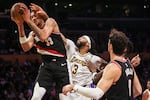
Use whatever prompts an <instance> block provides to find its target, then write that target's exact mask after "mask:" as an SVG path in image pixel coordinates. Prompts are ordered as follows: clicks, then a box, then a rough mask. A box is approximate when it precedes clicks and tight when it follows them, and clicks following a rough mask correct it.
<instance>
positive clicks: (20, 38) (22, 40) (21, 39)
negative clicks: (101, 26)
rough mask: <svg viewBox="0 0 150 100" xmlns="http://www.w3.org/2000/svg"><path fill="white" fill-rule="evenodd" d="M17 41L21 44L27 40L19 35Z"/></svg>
mask: <svg viewBox="0 0 150 100" xmlns="http://www.w3.org/2000/svg"><path fill="white" fill-rule="evenodd" d="M19 42H20V43H21V44H22V43H25V42H27V38H26V36H23V37H19Z"/></svg>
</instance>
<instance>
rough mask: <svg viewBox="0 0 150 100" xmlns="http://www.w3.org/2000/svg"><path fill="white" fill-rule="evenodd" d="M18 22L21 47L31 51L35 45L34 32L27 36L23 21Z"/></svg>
mask: <svg viewBox="0 0 150 100" xmlns="http://www.w3.org/2000/svg"><path fill="white" fill-rule="evenodd" d="M16 24H17V26H18V32H19V42H20V44H21V47H22V49H23V51H25V52H26V51H29V50H30V49H31V48H32V47H33V45H34V33H33V32H30V34H29V36H28V37H26V35H25V31H24V25H23V23H16Z"/></svg>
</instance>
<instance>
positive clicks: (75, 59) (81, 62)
mask: <svg viewBox="0 0 150 100" xmlns="http://www.w3.org/2000/svg"><path fill="white" fill-rule="evenodd" d="M70 62H76V63H78V64H81V65H82V66H87V63H86V62H85V61H83V60H80V59H78V58H76V57H73V58H72V59H71V60H70Z"/></svg>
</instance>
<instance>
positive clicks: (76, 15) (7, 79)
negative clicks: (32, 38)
mask: <svg viewBox="0 0 150 100" xmlns="http://www.w3.org/2000/svg"><path fill="white" fill-rule="evenodd" d="M16 2H24V3H25V4H26V5H28V6H29V4H30V3H31V2H33V3H36V4H38V5H40V6H41V7H42V8H43V9H44V10H45V11H46V12H47V13H48V15H49V17H53V18H54V19H56V21H57V22H58V24H59V26H60V30H61V32H62V33H63V34H64V35H65V36H66V37H68V38H70V39H72V40H73V41H75V42H76V39H77V38H78V37H79V36H81V35H83V34H87V35H89V36H92V38H94V40H95V41H96V44H97V51H98V54H99V56H101V57H103V58H104V59H105V60H107V61H109V55H108V52H107V37H108V34H109V32H110V30H111V29H112V28H117V29H118V30H120V31H123V32H125V33H127V36H128V37H129V38H130V39H131V41H132V42H133V44H134V51H133V52H132V53H131V54H130V55H129V58H132V57H133V56H135V55H136V54H140V57H141V64H140V65H139V66H138V67H136V68H135V69H136V71H137V74H138V76H139V78H140V82H141V84H142V86H143V91H144V90H145V89H146V82H147V80H148V79H150V35H149V33H150V0H0V5H1V6H0V100H30V97H31V95H32V88H33V84H34V80H35V78H36V75H37V72H38V68H39V65H40V64H41V57H40V55H38V54H37V53H36V50H35V48H33V49H32V50H30V51H29V52H26V53H25V52H23V51H22V48H21V46H20V44H19V40H18V30H17V26H16V24H15V23H14V22H12V21H11V19H10V8H11V6H12V5H13V4H14V3H16ZM25 31H26V33H27V34H26V35H28V32H29V31H30V29H29V27H28V26H27V25H26V27H25ZM54 86H55V84H54ZM136 99H137V100H141V96H139V97H138V98H136ZM43 100H55V88H54V89H52V90H51V91H50V92H49V93H48V94H46V96H45V97H44V98H43Z"/></svg>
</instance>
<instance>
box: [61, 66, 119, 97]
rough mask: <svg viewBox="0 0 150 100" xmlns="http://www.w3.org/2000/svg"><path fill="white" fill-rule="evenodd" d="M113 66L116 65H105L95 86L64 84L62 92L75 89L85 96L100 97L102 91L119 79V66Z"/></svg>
mask: <svg viewBox="0 0 150 100" xmlns="http://www.w3.org/2000/svg"><path fill="white" fill-rule="evenodd" d="M113 66H116V65H115V64H109V65H107V66H106V68H105V69H104V73H103V75H102V78H101V80H100V81H99V82H98V85H97V87H96V88H87V87H82V86H78V85H73V84H71V85H66V86H64V87H63V90H62V92H63V93H64V94H65V95H66V94H67V93H68V92H70V91H72V90H75V91H76V92H78V93H80V94H82V95H84V96H87V97H92V98H94V99H99V98H101V97H102V96H103V95H104V93H105V92H106V91H107V90H108V89H109V88H110V87H111V85H112V84H113V83H114V82H116V81H117V80H118V79H119V77H120V75H121V70H120V68H118V67H113Z"/></svg>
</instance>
